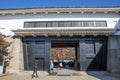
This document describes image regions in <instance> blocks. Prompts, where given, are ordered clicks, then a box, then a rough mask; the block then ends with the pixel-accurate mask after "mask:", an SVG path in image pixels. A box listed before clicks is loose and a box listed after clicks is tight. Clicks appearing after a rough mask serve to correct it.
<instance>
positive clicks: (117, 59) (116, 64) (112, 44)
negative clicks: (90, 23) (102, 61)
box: [107, 36, 120, 73]
mask: <svg viewBox="0 0 120 80" xmlns="http://www.w3.org/2000/svg"><path fill="white" fill-rule="evenodd" d="M107 70H108V71H110V72H113V73H115V72H119V73H120V36H110V37H109V38H108V55H107Z"/></svg>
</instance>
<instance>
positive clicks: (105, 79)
mask: <svg viewBox="0 0 120 80" xmlns="http://www.w3.org/2000/svg"><path fill="white" fill-rule="evenodd" d="M57 71H58V72H59V73H60V74H62V73H65V72H66V73H71V74H72V73H74V75H67V76H66V75H62V76H57V75H55V76H50V75H48V73H47V72H45V71H44V72H38V74H39V78H31V74H32V72H21V73H19V74H9V75H5V76H0V80H120V77H119V78H118V77H117V78H116V77H112V76H111V75H110V74H109V73H108V72H104V71H102V72H100V71H92V72H81V71H70V70H68V71H69V72H68V71H65V70H57Z"/></svg>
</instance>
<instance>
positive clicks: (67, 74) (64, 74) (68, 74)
mask: <svg viewBox="0 0 120 80" xmlns="http://www.w3.org/2000/svg"><path fill="white" fill-rule="evenodd" d="M57 76H71V73H57Z"/></svg>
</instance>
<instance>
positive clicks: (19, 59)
mask: <svg viewBox="0 0 120 80" xmlns="http://www.w3.org/2000/svg"><path fill="white" fill-rule="evenodd" d="M9 40H11V45H10V46H9V47H8V52H9V54H10V55H11V56H12V58H11V60H10V64H9V66H7V68H6V73H17V72H20V71H21V70H23V51H22V41H21V38H19V37H14V38H13V37H9V38H7V41H9Z"/></svg>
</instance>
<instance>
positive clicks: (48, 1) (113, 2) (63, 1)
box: [0, 0, 120, 9]
mask: <svg viewBox="0 0 120 80" xmlns="http://www.w3.org/2000/svg"><path fill="white" fill-rule="evenodd" d="M75 6H82V7H83V6H91V7H92V6H120V0H0V9H4V8H35V7H75Z"/></svg>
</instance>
